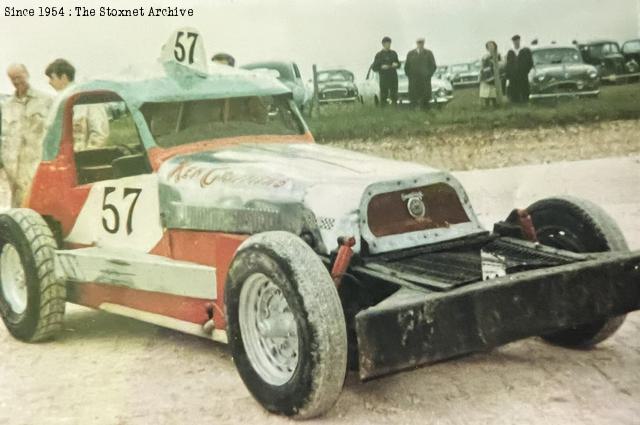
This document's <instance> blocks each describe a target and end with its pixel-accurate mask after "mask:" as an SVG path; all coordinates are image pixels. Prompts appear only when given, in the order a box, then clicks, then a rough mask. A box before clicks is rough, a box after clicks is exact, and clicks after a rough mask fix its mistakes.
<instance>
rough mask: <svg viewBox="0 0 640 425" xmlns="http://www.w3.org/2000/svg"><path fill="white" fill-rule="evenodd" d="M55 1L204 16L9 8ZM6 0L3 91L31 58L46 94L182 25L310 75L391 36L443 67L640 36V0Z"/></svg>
mask: <svg viewBox="0 0 640 425" xmlns="http://www.w3.org/2000/svg"><path fill="white" fill-rule="evenodd" d="M47 4H59V5H64V6H65V9H66V10H68V8H70V7H73V6H76V5H85V6H90V7H96V8H99V7H100V6H111V7H116V8H133V7H140V6H142V7H143V8H145V9H147V8H148V7H149V6H153V7H164V6H179V7H192V8H194V15H195V16H193V17H190V18H178V17H137V18H136V17H103V18H101V17H75V16H65V17H42V18H41V17H6V16H4V11H5V7H7V6H9V7H10V6H15V7H21V8H24V7H35V8H37V7H38V6H44V5H47ZM0 6H2V8H1V9H0V70H2V73H1V74H0V93H10V92H11V91H12V88H11V86H10V83H9V81H8V79H7V78H6V73H5V72H4V70H6V67H7V66H8V65H9V64H10V63H14V62H20V63H24V64H25V65H26V66H27V67H28V68H29V70H30V73H31V82H32V84H33V85H34V86H35V87H37V88H40V89H46V90H50V88H49V87H48V85H47V80H46V77H45V76H44V69H45V67H46V65H47V64H48V63H49V62H51V61H52V60H53V59H55V58H58V57H63V58H66V59H68V60H70V61H71V62H72V63H73V64H74V65H75V66H76V68H77V70H78V71H77V72H78V74H77V79H78V80H79V81H84V80H88V79H91V78H95V77H96V76H100V75H105V74H113V73H118V72H120V71H121V70H123V69H125V68H127V67H133V68H135V69H143V68H145V67H151V66H153V65H154V64H155V63H156V61H157V58H158V56H159V53H160V47H161V45H162V44H163V43H164V42H165V41H166V40H167V38H168V37H169V34H170V33H171V32H172V31H173V30H174V29H176V28H178V27H182V26H193V27H196V28H198V29H199V31H200V32H201V34H202V36H203V38H204V42H205V47H206V49H207V52H208V53H209V56H210V55H212V54H213V53H215V52H218V51H225V52H229V53H231V54H233V55H234V56H235V57H236V60H237V61H238V62H239V64H243V63H249V62H252V61H258V60H265V59H290V60H294V61H296V62H297V63H298V64H299V65H300V67H301V69H302V72H303V76H304V77H305V78H310V76H311V66H312V64H314V63H315V64H318V66H319V68H328V67H346V68H348V69H351V70H352V71H354V72H355V73H356V76H357V78H363V77H364V75H365V73H366V71H367V69H368V66H369V64H370V63H371V61H372V59H373V56H374V54H375V53H376V51H378V50H379V49H380V40H381V39H382V37H383V36H385V35H388V36H390V37H391V38H392V39H393V48H394V49H395V50H397V52H398V54H399V55H400V57H401V58H404V57H405V56H406V53H407V51H408V50H410V49H411V48H412V47H413V45H414V42H415V39H416V38H417V37H419V36H424V37H426V38H427V47H428V48H430V49H431V50H433V52H434V54H435V57H436V60H437V62H438V63H440V64H446V63H456V62H466V61H471V60H475V59H477V58H479V57H481V56H482V54H483V49H484V44H485V42H486V41H488V40H495V41H497V43H498V45H499V47H500V49H501V50H502V51H506V49H507V48H508V47H509V44H510V38H511V36H512V35H513V34H516V33H517V34H520V35H521V36H522V38H523V40H524V42H525V43H528V42H529V41H530V40H532V39H533V38H539V39H540V41H541V43H550V42H551V41H556V42H558V43H559V44H564V43H566V44H569V43H570V42H571V41H572V40H574V39H577V40H587V39H594V38H611V39H614V40H617V41H619V42H622V41H625V40H627V39H630V38H637V37H640V22H639V20H640V0H608V1H604V0H395V1H394V0H186V1H179V0H173V3H172V2H171V1H168V0H103V1H100V0H84V1H80V0H76V1H68V0H57V2H48V1H45V0H41V1H40V2H38V1H34V0H0ZM36 13H37V10H36Z"/></svg>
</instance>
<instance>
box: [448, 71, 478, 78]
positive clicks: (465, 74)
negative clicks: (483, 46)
mask: <svg viewBox="0 0 640 425" xmlns="http://www.w3.org/2000/svg"><path fill="white" fill-rule="evenodd" d="M478 75H480V71H477V70H476V71H466V72H455V73H454V74H453V76H454V78H462V77H477V76H478Z"/></svg>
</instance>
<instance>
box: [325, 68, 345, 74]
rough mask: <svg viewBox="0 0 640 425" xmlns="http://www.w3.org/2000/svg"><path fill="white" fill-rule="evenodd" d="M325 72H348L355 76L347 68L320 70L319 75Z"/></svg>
mask: <svg viewBox="0 0 640 425" xmlns="http://www.w3.org/2000/svg"><path fill="white" fill-rule="evenodd" d="M323 72H348V73H349V74H353V72H351V71H349V70H348V69H345V68H332V69H320V70H318V74H321V73H323Z"/></svg>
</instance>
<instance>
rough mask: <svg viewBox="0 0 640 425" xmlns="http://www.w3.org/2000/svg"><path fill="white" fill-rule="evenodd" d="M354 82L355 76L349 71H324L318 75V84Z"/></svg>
mask: <svg viewBox="0 0 640 425" xmlns="http://www.w3.org/2000/svg"><path fill="white" fill-rule="evenodd" d="M328 81H341V82H344V81H353V74H352V73H350V72H349V71H322V72H319V73H318V82H320V83H325V82H328Z"/></svg>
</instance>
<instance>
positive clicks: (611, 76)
mask: <svg viewBox="0 0 640 425" xmlns="http://www.w3.org/2000/svg"><path fill="white" fill-rule="evenodd" d="M578 47H579V49H580V53H581V54H582V58H583V59H584V61H585V62H586V63H588V64H591V65H593V66H595V67H596V68H597V69H598V72H599V73H600V78H601V79H602V80H603V81H607V82H616V81H619V80H626V79H627V78H628V77H629V74H635V73H637V72H639V71H640V70H639V67H638V63H637V62H634V61H628V60H626V59H625V56H624V55H623V54H622V52H621V50H620V46H619V45H618V43H617V42H615V41H611V40H596V41H591V42H588V43H580V44H579V45H578Z"/></svg>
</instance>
